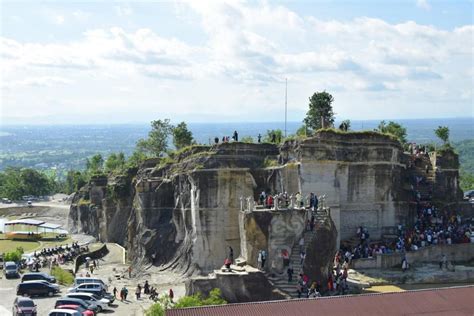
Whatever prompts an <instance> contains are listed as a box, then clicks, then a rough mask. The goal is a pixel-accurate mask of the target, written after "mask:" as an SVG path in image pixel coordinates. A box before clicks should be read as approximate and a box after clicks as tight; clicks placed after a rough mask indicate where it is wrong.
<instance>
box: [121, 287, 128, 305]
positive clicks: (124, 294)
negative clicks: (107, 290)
mask: <svg viewBox="0 0 474 316" xmlns="http://www.w3.org/2000/svg"><path fill="white" fill-rule="evenodd" d="M127 295H128V290H127V288H126V287H125V286H124V287H123V288H122V289H121V290H120V300H121V301H122V302H123V301H126V300H127Z"/></svg>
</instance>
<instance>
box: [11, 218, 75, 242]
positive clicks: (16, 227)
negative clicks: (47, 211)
mask: <svg viewBox="0 0 474 316" xmlns="http://www.w3.org/2000/svg"><path fill="white" fill-rule="evenodd" d="M67 234H68V232H67V231H66V230H64V229H62V226H61V225H59V224H52V223H46V222H44V221H40V220H36V219H29V218H26V219H17V220H12V221H9V222H6V223H5V237H6V238H7V239H21V240H39V239H45V238H59V237H64V236H65V235H67Z"/></svg>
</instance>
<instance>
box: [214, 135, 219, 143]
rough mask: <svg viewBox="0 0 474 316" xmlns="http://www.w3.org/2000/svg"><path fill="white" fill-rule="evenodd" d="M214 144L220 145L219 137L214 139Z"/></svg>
mask: <svg viewBox="0 0 474 316" xmlns="http://www.w3.org/2000/svg"><path fill="white" fill-rule="evenodd" d="M214 144H216V145H217V144H219V137H217V136H216V137H214Z"/></svg>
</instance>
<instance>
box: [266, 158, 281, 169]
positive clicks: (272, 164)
mask: <svg viewBox="0 0 474 316" xmlns="http://www.w3.org/2000/svg"><path fill="white" fill-rule="evenodd" d="M279 165H280V164H279V163H278V160H276V159H272V158H269V157H266V158H265V160H264V161H263V167H264V168H269V167H277V166H279Z"/></svg>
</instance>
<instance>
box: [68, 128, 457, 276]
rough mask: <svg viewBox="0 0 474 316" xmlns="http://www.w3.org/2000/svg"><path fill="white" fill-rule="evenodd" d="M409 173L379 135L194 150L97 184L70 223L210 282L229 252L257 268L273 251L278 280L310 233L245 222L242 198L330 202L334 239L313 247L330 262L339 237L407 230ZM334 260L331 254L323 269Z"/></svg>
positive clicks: (135, 256) (134, 254)
mask: <svg viewBox="0 0 474 316" xmlns="http://www.w3.org/2000/svg"><path fill="white" fill-rule="evenodd" d="M440 159H442V158H441V157H439V158H437V160H438V161H441V160H440ZM453 159H457V157H454V158H453ZM407 165H408V155H406V154H404V153H403V149H402V147H401V145H400V144H399V143H398V141H396V140H394V139H392V138H391V137H389V136H386V135H381V134H378V133H375V132H361V133H337V132H331V131H323V132H319V133H318V134H317V135H316V136H315V137H312V138H307V139H303V140H293V141H287V142H285V143H284V144H283V145H282V146H281V147H280V148H279V147H277V146H276V145H273V144H245V143H223V144H219V145H216V146H212V147H211V146H194V147H192V148H190V149H187V150H184V151H182V152H181V153H178V154H175V155H174V156H173V157H169V158H163V159H154V160H149V161H147V162H146V163H145V164H144V165H143V166H141V167H140V168H139V169H138V170H129V172H128V174H126V175H122V176H111V177H105V176H102V177H100V176H98V177H94V178H92V180H91V181H90V183H89V184H87V185H86V186H85V187H84V188H82V189H81V190H80V191H79V192H78V193H77V194H76V196H75V198H74V201H73V204H72V206H71V210H70V218H69V220H70V224H71V228H72V230H73V231H74V230H75V231H81V232H85V233H88V234H91V235H94V236H95V237H97V238H98V239H100V240H102V241H110V242H117V243H119V244H121V245H123V246H125V247H126V248H127V250H128V251H127V253H128V256H129V259H130V260H133V261H134V262H135V263H153V264H155V265H160V266H162V268H163V269H167V268H170V269H175V270H179V271H182V272H184V273H189V274H192V273H194V272H200V273H208V272H211V271H213V270H214V269H215V268H217V267H220V266H221V265H222V264H223V261H224V259H225V258H226V256H227V255H228V253H227V249H228V246H231V247H232V248H233V249H234V254H235V257H237V256H238V255H239V254H240V253H245V254H246V257H247V260H248V262H249V263H251V264H255V262H256V255H257V251H258V249H260V248H262V249H268V252H269V258H268V259H269V262H270V264H273V265H274V267H275V269H277V270H278V269H281V268H282V267H281V261H280V252H281V249H283V248H286V249H291V248H292V247H293V246H294V244H295V241H297V238H298V237H297V236H298V234H301V233H299V232H300V231H302V229H303V227H304V216H302V214H300V213H301V212H302V211H299V210H293V211H291V212H286V213H283V212H276V213H270V212H262V213H259V212H253V213H252V214H251V215H248V216H246V217H245V218H240V219H239V216H241V215H240V214H241V203H242V204H245V203H246V201H244V200H241V199H240V198H241V197H243V198H246V197H252V198H253V200H255V201H256V200H258V195H259V193H260V192H262V191H263V190H265V191H267V192H270V193H276V192H285V191H287V192H288V193H289V194H294V193H296V192H298V191H299V192H302V194H303V196H307V195H308V194H309V193H310V192H314V193H316V194H317V195H318V196H321V195H325V196H326V197H327V206H328V207H329V208H330V209H331V218H332V221H331V223H330V224H328V227H329V228H328V230H327V232H326V233H324V234H321V236H327V237H324V239H320V240H318V239H316V240H315V245H314V246H315V247H316V249H319V250H318V251H321V252H324V251H325V249H333V245H332V243H333V242H334V246H335V247H337V245H338V242H339V241H338V240H334V231H337V233H338V238H342V239H344V238H348V237H350V236H351V235H353V234H354V232H355V230H356V227H357V226H359V225H364V226H365V227H368V229H369V231H371V236H374V237H375V238H376V237H377V236H381V235H382V234H383V233H384V231H385V230H386V229H390V228H394V227H395V226H396V225H397V224H398V223H400V222H402V223H408V222H409V220H410V219H411V216H410V212H411V210H410V204H409V201H410V198H411V195H410V194H411V193H410V192H409V190H407V181H406V179H407V178H408V177H409V176H410V174H409V172H408V171H407ZM439 177H440V179H445V178H446V179H448V180H446V181H447V182H449V183H450V184H449V185H450V186H449V187H448V186H447V184H440V186H439V188H438V189H437V190H438V191H439V192H441V190H442V188H446V189H447V190H451V189H454V188H456V187H457V171H456V170H455V168H454V169H453V168H451V169H449V170H448V169H443V168H440V170H439ZM443 177H445V178H443ZM447 182H446V183H447ZM455 198H457V193H455V194H453V196H452V199H455ZM327 243H331V245H330V246H329V247H326V246H324V247H325V248H324V249H323V248H318V247H323V246H321V245H322V244H327ZM241 247H242V249H241ZM328 251H330V250H328ZM331 257H332V256H329V253H328V254H326V253H325V255H324V258H326V259H321V260H323V261H326V260H330V259H331V260H332V258H331ZM321 258H322V257H321ZM318 260H319V259H317V258H315V260H309V261H311V262H314V264H316V265H317V267H318V268H315V266H313V264H311V265H309V264H308V265H307V266H306V265H305V270H306V269H307V270H308V271H313V270H315V269H319V271H318V272H314V273H316V274H315V275H318V274H320V275H324V269H325V268H324V264H325V263H324V262H321V260H320V261H319V262H318ZM311 273H313V272H311Z"/></svg>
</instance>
